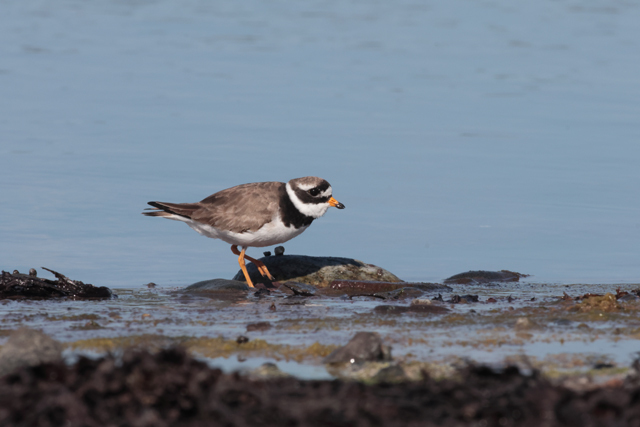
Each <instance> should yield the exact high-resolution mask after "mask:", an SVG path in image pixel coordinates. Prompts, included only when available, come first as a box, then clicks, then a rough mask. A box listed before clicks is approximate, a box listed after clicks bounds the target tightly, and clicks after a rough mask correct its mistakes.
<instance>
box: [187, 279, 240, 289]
mask: <svg viewBox="0 0 640 427" xmlns="http://www.w3.org/2000/svg"><path fill="white" fill-rule="evenodd" d="M249 290H251V288H250V287H249V285H247V283H246V282H240V281H238V280H227V279H211V280H203V281H202V282H197V283H194V284H193V285H189V286H187V287H186V288H184V290H183V291H184V292H235V291H249Z"/></svg>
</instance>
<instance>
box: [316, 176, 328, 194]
mask: <svg viewBox="0 0 640 427" xmlns="http://www.w3.org/2000/svg"><path fill="white" fill-rule="evenodd" d="M329 187H331V186H330V185H329V183H328V182H327V181H325V180H324V179H323V180H322V182H321V183H320V184H318V185H316V188H317V189H318V190H320V192H321V193H322V192H323V191H325V190H326V189H327V188H329Z"/></svg>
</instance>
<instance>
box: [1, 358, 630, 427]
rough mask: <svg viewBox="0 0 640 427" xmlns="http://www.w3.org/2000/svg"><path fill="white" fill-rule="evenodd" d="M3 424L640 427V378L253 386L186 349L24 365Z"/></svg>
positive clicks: (8, 394)
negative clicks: (589, 384)
mask: <svg viewBox="0 0 640 427" xmlns="http://www.w3.org/2000/svg"><path fill="white" fill-rule="evenodd" d="M0 425H2V426H36V425H37V426H62V425H64V426H323V427H324V426H405V425H409V426H432V425H440V426H466V425H474V426H536V427H540V426H637V425H640V381H638V379H637V378H635V377H634V378H631V379H628V380H627V381H626V382H624V383H622V382H621V383H619V384H617V385H615V386H612V387H608V388H598V389H595V390H590V391H586V392H581V393H580V392H576V391H572V390H570V389H567V388H564V387H561V386H557V385H552V384H551V383H549V382H548V381H546V380H545V379H543V378H542V377H541V376H539V375H537V374H536V373H534V374H533V375H530V376H527V375H523V374H522V373H520V372H519V371H518V369H517V368H507V369H505V370H503V371H500V372H498V371H494V370H491V369H489V368H486V367H467V368H465V369H463V370H461V371H460V372H459V379H458V380H453V379H451V380H441V381H435V380H432V379H428V378H427V379H425V380H423V381H419V382H405V383H399V384H376V385H365V384H362V383H357V382H344V381H339V380H335V381H303V380H298V379H294V378H279V379H272V380H250V379H248V378H246V377H242V376H239V375H236V374H224V373H222V372H221V371H220V370H217V369H211V368H209V367H208V366H207V365H206V364H205V363H203V362H200V361H197V360H195V359H193V358H191V357H190V356H189V355H187V353H186V352H184V351H182V350H180V349H169V350H164V351H161V352H159V353H157V354H155V355H152V354H149V353H147V352H137V351H128V352H125V354H124V356H123V357H122V360H117V359H115V358H114V357H111V356H108V357H105V358H102V359H99V360H90V359H86V358H81V359H80V360H79V361H78V362H77V363H75V364H74V365H72V366H66V365H65V364H63V363H51V364H42V365H38V366H35V367H30V368H22V369H20V370H18V371H16V372H14V373H12V374H9V375H6V376H4V377H2V378H0Z"/></svg>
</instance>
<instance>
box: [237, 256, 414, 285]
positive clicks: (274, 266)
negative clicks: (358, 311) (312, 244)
mask: <svg viewBox="0 0 640 427" xmlns="http://www.w3.org/2000/svg"><path fill="white" fill-rule="evenodd" d="M260 261H262V262H263V263H264V264H265V265H266V266H267V268H268V269H269V272H270V273H271V274H272V275H273V276H274V277H275V281H278V282H285V281H289V280H290V281H294V282H300V283H306V284H309V285H313V286H318V287H321V288H325V287H328V286H329V285H331V282H333V281H335V280H376V281H383V282H401V281H402V280H400V279H399V278H398V277H397V276H395V275H394V274H392V273H390V272H388V271H387V270H385V269H383V268H380V267H378V266H375V265H373V264H366V263H364V262H362V261H358V260H356V259H352V258H338V257H314V256H306V255H276V256H267V257H264V258H260ZM247 271H248V273H249V277H251V281H253V282H254V283H264V280H265V279H264V278H263V277H262V276H261V275H260V273H259V272H258V269H257V268H256V266H255V265H253V263H247ZM233 280H240V281H244V280H245V278H244V275H243V274H242V271H238V273H237V274H236V275H235V277H234V278H233Z"/></svg>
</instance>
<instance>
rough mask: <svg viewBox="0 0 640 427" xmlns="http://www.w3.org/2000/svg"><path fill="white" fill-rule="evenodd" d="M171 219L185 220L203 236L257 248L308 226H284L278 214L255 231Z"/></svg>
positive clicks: (282, 238)
mask: <svg viewBox="0 0 640 427" xmlns="http://www.w3.org/2000/svg"><path fill="white" fill-rule="evenodd" d="M171 219H176V220H178V221H183V222H186V223H187V225H188V226H189V227H191V228H193V229H194V230H196V231H197V232H198V233H200V234H202V235H203V236H207V237H211V238H213V239H220V240H223V241H225V242H227V243H229V244H230V245H239V246H253V247H258V248H261V247H264V246H273V245H277V244H280V243H284V242H286V241H287V240H291V239H293V238H294V237H296V236H298V235H300V234H301V233H302V232H303V231H304V230H306V229H307V227H308V226H305V227H301V228H294V227H286V226H285V225H284V223H283V222H282V221H281V220H280V217H279V216H278V217H276V218H274V219H273V220H272V221H271V222H269V223H267V224H265V225H263V226H262V227H261V228H259V229H258V230H256V231H246V232H244V233H234V232H233V231H227V230H220V229H218V228H214V227H212V226H210V225H206V224H201V223H199V222H195V221H193V220H191V219H189V218H184V217H176V218H171Z"/></svg>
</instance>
